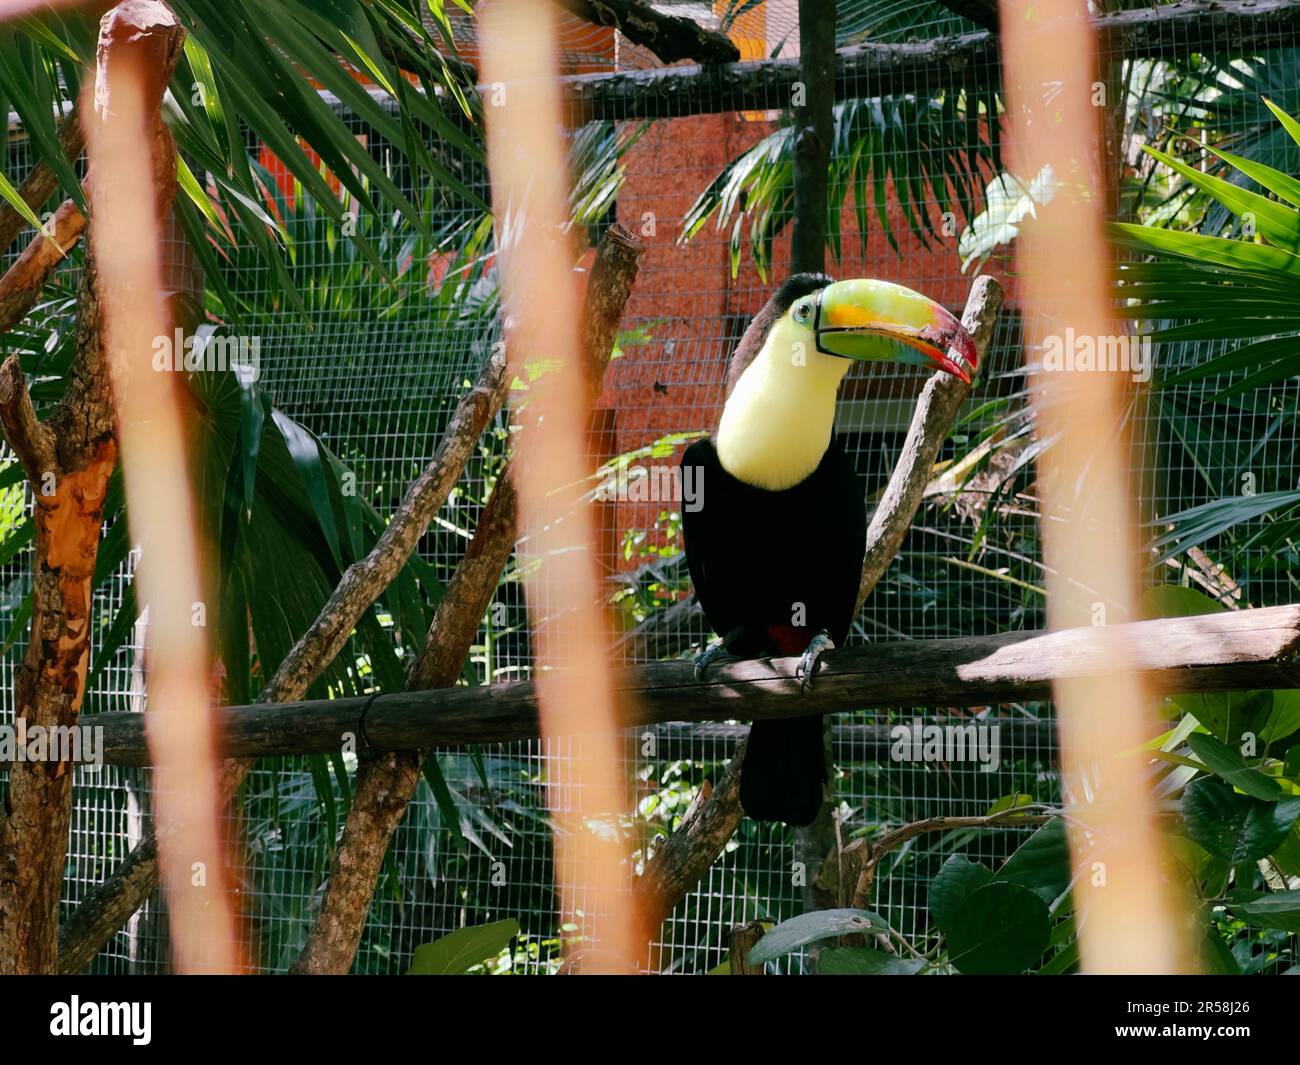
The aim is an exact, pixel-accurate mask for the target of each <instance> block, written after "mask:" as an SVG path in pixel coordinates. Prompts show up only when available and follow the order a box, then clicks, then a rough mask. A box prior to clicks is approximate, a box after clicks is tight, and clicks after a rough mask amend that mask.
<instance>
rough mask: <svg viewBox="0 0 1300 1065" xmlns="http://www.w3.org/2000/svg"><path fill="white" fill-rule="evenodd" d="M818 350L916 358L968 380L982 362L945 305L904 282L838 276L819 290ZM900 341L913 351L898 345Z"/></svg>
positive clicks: (902, 359) (869, 357) (851, 356)
mask: <svg viewBox="0 0 1300 1065" xmlns="http://www.w3.org/2000/svg"><path fill="white" fill-rule="evenodd" d="M816 299H817V305H816V311H815V313H814V319H813V321H814V331H815V334H816V338H817V350H818V351H821V352H823V353H825V354H827V355H839V356H841V357H842V358H845V359H858V360H872V361H875V360H879V361H892V362H915V363H919V364H921V365H924V366H932V367H936V368H938V369H940V370H943V371H945V372H946V373H950V374H952V375H953V376H954V377H959V378H961V379H962V380H963V381H965V382H966V383H967V384H970V383H971V378H972V377H973V376H974V375H975V372H976V370H977V369H978V367H979V354H978V352H976V350H975V342H974V341H973V340H971V338H970V334H969V333H967V332H966V330H965V329H964V328H963V327H962V324H961V322H960V321H958V320H957V318H956V317H954V316H953V315H952V314H951V313H950V312H949V311H948V310H947V308H945V307H943V306H942V305H940V304H938V303H935V302H934V300H932V299H929V298H928V297H926V296H922V295H921V294H920V293H919V292H913V291H912V290H911V289H910V288H904V287H903V286H902V285H895V284H891V283H890V282H888V281H875V280H872V279H870V278H865V277H862V278H854V279H853V280H851V281H836V282H835V283H834V284H832V285H827V286H826V288H824V289H822V290H821V291H820V292H819V293H818V294H817V297H816ZM890 340H893V341H901V342H902V343H903V344H905V345H906V346H907V347H908V348H910V349H911V350H912V352H915V353H916V354H915V355H912V354H911V353H909V352H907V351H899V349H898V346H897V344H891V343H889V341H890Z"/></svg>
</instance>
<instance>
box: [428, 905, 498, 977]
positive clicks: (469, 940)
mask: <svg viewBox="0 0 1300 1065" xmlns="http://www.w3.org/2000/svg"><path fill="white" fill-rule="evenodd" d="M517 935H519V922H518V921H516V920H515V919H514V918H508V919H506V920H504V921H493V922H492V923H491V924H483V925H475V926H474V927H472V928H458V929H457V930H456V931H455V932H452V933H451V934H450V935H446V936H443V937H442V938H441V939H435V940H434V941H433V942H432V943H425V944H424V945H423V946H420V947H416V948H415V953H414V954H413V955H412V957H411V967H410V968H409V969H407V970H406V975H407V976H458V975H460V974H462V973H466V972H468V971H469V970H470V969H472V968H473V967H474V966H475V965H478V964H480V963H481V962H484V961H487V959H489V958H493V957H496V955H498V954H500V953H501V952H502V951H503V950H505V948H506V947H508V946H509V945H510V941H511V940H512V939H514V938H515V936H517Z"/></svg>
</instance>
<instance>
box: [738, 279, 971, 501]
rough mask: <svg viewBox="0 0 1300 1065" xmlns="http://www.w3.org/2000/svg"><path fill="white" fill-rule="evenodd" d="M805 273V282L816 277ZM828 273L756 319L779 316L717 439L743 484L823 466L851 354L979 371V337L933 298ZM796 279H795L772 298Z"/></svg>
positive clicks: (770, 483)
mask: <svg viewBox="0 0 1300 1065" xmlns="http://www.w3.org/2000/svg"><path fill="white" fill-rule="evenodd" d="M802 276H803V278H804V279H805V282H804V284H805V285H807V284H808V282H809V281H812V280H813V279H812V278H810V277H809V275H802ZM825 280H826V281H827V282H828V283H827V284H826V285H824V286H822V287H819V288H817V289H816V290H815V291H811V292H807V293H806V294H804V295H800V296H799V297H798V298H796V299H794V300H793V301H792V302H790V303H789V306H788V307H785V308H781V307H779V306H777V307H773V306H772V304H771V303H769V306H768V307H767V308H764V311H763V312H762V313H760V315H759V317H758V318H756V319H755V325H757V324H758V323H759V321H760V320H764V319H766V318H771V319H772V321H771V325H770V327H769V328H768V331H767V335H766V336H765V337H763V338H762V343H761V346H759V348H758V351H757V353H756V354H755V355H754V357H753V358H752V359H751V360H750V362H749V364H748V365H747V366H746V367H745V368H744V369H743V371H742V372H741V373H740V376H739V377H738V378H737V379H736V380H735V382H734V385H733V387H732V390H731V394H730V395H729V396H728V397H727V401H726V403H725V405H724V406H723V409H722V420H721V422H720V423H719V425H718V432H717V437H716V446H717V451H718V458H719V460H720V461H721V463H722V466H723V468H724V469H725V470H726V471H727V472H728V473H730V474H731V475H732V476H733V477H735V478H736V479H738V480H740V481H743V482H744V483H746V484H750V485H754V486H755V487H758V488H765V489H767V490H769V491H780V490H783V489H786V488H791V487H793V486H794V485H796V484H799V483H800V482H801V481H802V480H804V479H805V478H806V477H808V476H809V475H810V474H811V473H812V472H813V471H814V470H816V469H817V466H818V464H819V463H820V462H821V460H822V456H823V455H825V454H826V449H827V447H829V445H830V442H831V435H832V433H833V431H834V428H835V397H836V393H837V392H838V391H839V385H840V381H841V380H843V378H844V374H845V373H846V372H847V371H848V368H849V360H856V361H872V362H917V363H922V364H925V365H929V366H933V367H935V368H937V369H940V370H943V371H945V372H946V373H950V374H952V375H953V376H955V377H959V378H961V379H962V380H964V381H966V382H967V383H970V381H971V378H972V375H973V374H974V373H975V371H976V368H977V364H976V351H975V345H974V342H973V341H972V340H971V338H970V336H969V335H968V334H967V333H966V331H965V329H963V328H962V326H961V323H960V322H959V321H958V320H957V319H956V318H955V317H953V315H952V314H951V313H949V312H948V311H947V310H946V309H945V308H944V307H942V306H940V305H939V304H937V303H935V302H934V301H933V300H930V299H928V298H927V297H925V296H922V295H921V294H920V293H919V292H913V291H912V290H911V289H908V288H904V287H903V286H901V285H894V284H891V283H890V282H888V281H875V280H871V279H868V278H857V279H854V280H850V281H837V282H833V283H829V282H830V279H829V278H826V279H825ZM798 281H799V277H798V276H797V277H796V278H792V279H791V282H788V283H787V286H783V288H782V290H781V292H778V293H777V295H776V296H774V297H773V300H774V301H779V300H781V299H782V295H783V293H785V292H786V290H787V287H788V286H789V285H790V284H793V283H797V282H798ZM787 298H788V297H787ZM776 311H780V313H779V315H775V314H774V313H773V312H776ZM752 328H753V327H752V326H751V329H752ZM749 340H750V338H749V337H748V336H747V337H746V339H745V340H742V342H741V343H742V346H744V345H745V344H746V343H747V342H748V341H749ZM900 342H901V343H900Z"/></svg>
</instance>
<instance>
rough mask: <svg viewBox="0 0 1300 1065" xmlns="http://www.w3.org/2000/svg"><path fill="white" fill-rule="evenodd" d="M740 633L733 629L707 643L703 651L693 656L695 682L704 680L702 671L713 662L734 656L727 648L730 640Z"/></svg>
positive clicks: (738, 630)
mask: <svg viewBox="0 0 1300 1065" xmlns="http://www.w3.org/2000/svg"><path fill="white" fill-rule="evenodd" d="M740 633H741V630H740V629H733V630H732V631H731V632H729V633H727V635H725V636H723V637H722V638H721V639H719V640H716V641H715V642H713V643H711V644H709V646H708V647H706V648H705V649H704V650H703V651H701V652H700V653H699V654H697V655H696V656H695V662H694V665H695V683H696V684H699V683H701V682H702V681H703V680H704V671H705V670H706V669H708V668H709V666H711V665H712V664H713V663H714V662H725V661H727V660H729V659H733V658H735V657H736V656H735V655H733V654H732V653H731V652H730V651H728V650H727V648H728V647H730V646H731V641H732V640H734V639H736V637H737V636H739V635H740Z"/></svg>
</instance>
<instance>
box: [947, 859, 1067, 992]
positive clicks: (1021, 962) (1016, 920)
mask: <svg viewBox="0 0 1300 1065" xmlns="http://www.w3.org/2000/svg"><path fill="white" fill-rule="evenodd" d="M1051 931H1052V924H1051V918H1050V917H1049V915H1048V912H1047V904H1046V903H1044V902H1043V900H1042V899H1040V898H1039V897H1038V896H1037V895H1035V894H1034V893H1033V892H1032V891H1030V890H1029V889H1028V888H1026V887H1021V886H1020V885H1019V884H1006V883H999V882H997V881H995V882H994V883H992V884H988V885H986V886H984V887H982V888H980V889H978V890H977V891H975V892H974V893H973V894H972V895H971V896H970V897H969V898H968V899H967V900H966V901H965V902H963V903H962V904H961V906H959V907H958V908H957V912H956V913H954V914H953V916H952V921H951V928H950V929H949V930H948V932H947V942H948V960H949V961H951V962H952V964H953V966H954V968H956V969H957V971H958V972H961V973H965V974H966V975H968V976H983V975H999V974H1005V975H1014V974H1016V973H1022V972H1024V971H1025V970H1026V969H1028V968H1029V967H1030V966H1032V965H1035V964H1036V963H1037V962H1038V960H1039V959H1040V958H1041V957H1042V956H1043V952H1044V951H1046V950H1047V944H1048V939H1049V937H1050V936H1051Z"/></svg>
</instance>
